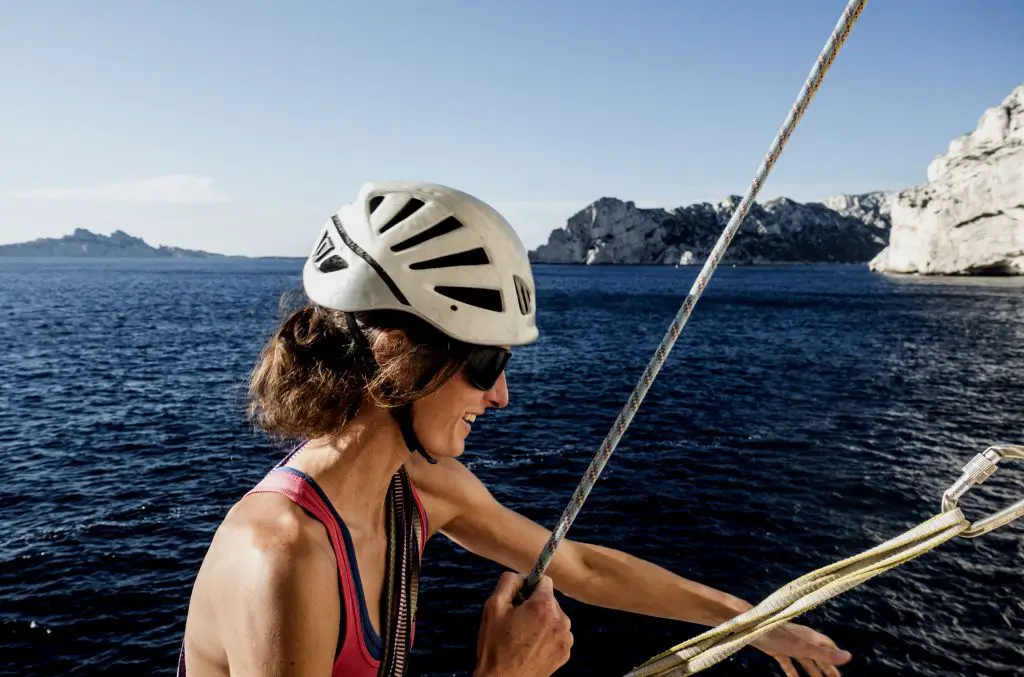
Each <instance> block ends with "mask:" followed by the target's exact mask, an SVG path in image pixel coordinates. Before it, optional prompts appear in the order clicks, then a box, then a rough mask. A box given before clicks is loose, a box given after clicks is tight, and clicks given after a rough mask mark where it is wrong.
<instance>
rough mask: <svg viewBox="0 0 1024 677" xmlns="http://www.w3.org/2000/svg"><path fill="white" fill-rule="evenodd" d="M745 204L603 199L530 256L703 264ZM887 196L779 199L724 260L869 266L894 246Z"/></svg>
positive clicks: (747, 227)
mask: <svg viewBox="0 0 1024 677" xmlns="http://www.w3.org/2000/svg"><path fill="white" fill-rule="evenodd" d="M741 199H742V198H741V197H740V196H738V195H734V196H730V197H728V198H726V199H725V200H723V201H722V202H720V203H718V204H717V205H712V204H710V203H707V202H704V203H698V204H694V205H690V206H688V207H678V208H676V209H673V210H671V211H669V210H666V209H641V208H638V207H637V206H636V205H635V204H634V203H633V202H623V201H621V200H617V199H614V198H608V197H605V198H601V199H600V200H598V201H596V202H594V203H593V204H591V205H589V206H588V207H586V208H585V209H583V210H582V211H581V212H579V213H577V214H576V215H574V216H572V217H571V218H570V219H569V221H568V223H567V224H566V225H565V226H564V227H562V228H559V229H556V230H555V231H554V232H552V233H551V235H550V237H549V239H548V242H547V244H544V245H541V246H540V247H538V248H537V249H536V250H534V251H532V252H530V260H531V261H534V262H537V263H584V264H603V263H632V264H669V265H674V264H680V265H696V264H702V263H703V262H704V261H705V260H706V259H707V256H708V254H709V253H710V252H711V249H712V248H713V247H714V245H715V242H716V241H717V240H718V237H719V235H721V233H722V229H723V228H725V225H726V223H728V221H729V217H731V216H732V214H733V212H734V211H735V209H736V207H737V206H738V205H739V203H740V200H741ZM889 204H890V194H888V193H865V194H863V195H845V196H837V197H834V198H829V199H828V200H826V201H825V202H824V203H817V202H809V203H806V204H801V203H798V202H794V201H793V200H789V199H787V198H779V199H776V200H771V201H769V202H766V203H764V204H763V205H760V204H755V205H754V206H753V207H751V209H750V211H749V212H748V213H747V217H746V218H745V219H744V220H743V225H742V226H741V227H740V230H739V232H737V233H736V237H735V238H733V241H732V244H731V245H730V246H729V249H728V250H726V254H725V257H724V259H723V261H724V262H730V263H736V264H762V263H820V262H830V263H854V262H865V261H868V260H869V259H871V257H873V256H875V255H876V254H877V253H878V252H879V251H881V250H882V248H883V247H885V245H886V243H887V242H888V240H889V217H888V214H889Z"/></svg>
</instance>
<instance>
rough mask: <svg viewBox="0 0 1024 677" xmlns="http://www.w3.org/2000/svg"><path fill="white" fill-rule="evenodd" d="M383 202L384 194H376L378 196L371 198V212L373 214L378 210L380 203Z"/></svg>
mask: <svg viewBox="0 0 1024 677" xmlns="http://www.w3.org/2000/svg"><path fill="white" fill-rule="evenodd" d="M381 202H384V196H383V195H376V196H374V197H371V198H370V213H371V214H372V213H374V212H375V211H377V207H380V203H381Z"/></svg>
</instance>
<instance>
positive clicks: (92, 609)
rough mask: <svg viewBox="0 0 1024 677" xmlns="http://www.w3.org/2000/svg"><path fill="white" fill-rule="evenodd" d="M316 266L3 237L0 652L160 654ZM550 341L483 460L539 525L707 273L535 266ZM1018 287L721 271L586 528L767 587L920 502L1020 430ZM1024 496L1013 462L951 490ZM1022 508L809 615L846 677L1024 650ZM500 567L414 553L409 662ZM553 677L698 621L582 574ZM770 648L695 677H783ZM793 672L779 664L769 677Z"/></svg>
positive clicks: (477, 455) (428, 668) (441, 667)
mask: <svg viewBox="0 0 1024 677" xmlns="http://www.w3.org/2000/svg"><path fill="white" fill-rule="evenodd" d="M299 269H300V264H299V262H288V261H276V262H273V261H264V262H259V261H254V262H241V263H239V262H234V263H207V262H182V261H168V262H152V261H127V262H102V261H101V262H91V261H71V262H59V261H12V260H7V261H3V262H0V318H2V319H0V343H2V346H3V353H2V355H3V357H2V360H0V445H2V447H0V449H2V450H3V452H4V456H5V463H4V466H3V481H2V482H0V506H2V531H0V623H2V624H0V672H2V673H3V674H5V675H78V674H136V675H143V674H147V675H148V674H152V675H155V674H170V673H172V671H173V669H174V664H175V659H176V652H177V649H178V643H179V641H180V637H181V633H182V629H183V624H184V618H185V610H186V604H187V600H188V596H189V591H190V588H191V583H192V580H193V577H194V575H195V573H196V571H197V569H198V567H199V564H200V561H201V559H202V557H203V554H204V552H205V549H206V547H207V544H208V542H209V540H210V538H211V536H212V534H213V531H214V529H215V527H216V526H217V524H218V522H219V520H220V519H221V517H222V516H223V514H224V513H225V511H226V510H227V509H228V507H229V506H230V505H231V504H232V503H233V502H234V501H235V500H237V499H238V498H239V497H240V496H241V495H242V494H243V493H244V492H245V491H246V490H247V489H248V488H249V487H250V486H252V485H253V484H254V483H255V482H256V481H258V480H259V478H260V477H261V476H262V475H263V473H265V472H266V470H267V469H268V467H269V466H270V465H271V464H272V463H274V462H275V461H276V460H277V459H278V457H279V455H280V454H281V453H282V449H278V448H273V447H272V446H270V445H268V444H267V442H266V441H265V440H264V438H263V437H262V436H261V435H260V434H257V433H255V432H254V431H253V430H252V429H251V428H250V427H249V426H248V425H247V424H246V423H245V420H244V417H243V403H244V400H243V395H244V382H245V377H246V374H247V371H248V369H249V368H250V367H251V365H252V362H253V360H254V358H255V357H256V354H257V351H258V350H259V348H260V346H261V344H262V342H263V340H264V339H265V337H266V336H267V334H268V332H269V331H270V330H271V328H272V326H273V322H274V320H275V316H276V305H277V301H278V297H279V295H280V294H281V293H282V292H284V291H287V290H289V289H294V288H297V287H298V285H299ZM536 274H537V282H538V293H537V300H538V303H539V305H540V326H541V336H542V339H541V340H540V341H539V342H538V343H536V344H534V345H533V346H531V347H529V348H527V349H523V350H520V351H518V352H517V353H516V355H515V357H514V359H513V361H512V363H511V365H510V367H509V382H510V387H511V389H512V406H510V407H509V408H508V409H507V410H505V411H503V412H501V413H497V414H489V415H488V416H487V417H486V418H485V419H484V420H483V421H482V424H481V425H478V426H474V433H473V436H472V438H470V439H471V444H470V449H469V452H468V454H467V455H466V456H465V457H464V458H465V459H466V460H467V462H468V464H469V465H470V466H471V467H472V468H473V469H474V470H475V471H476V472H477V473H478V474H479V475H480V476H481V477H482V479H483V480H484V481H485V482H486V483H487V484H488V485H489V486H490V487H491V489H492V490H493V492H494V493H495V494H496V495H497V496H498V497H499V498H500V499H501V500H502V501H504V502H505V503H507V504H508V505H509V506H511V507H513V508H515V509H517V510H520V511H522V512H523V513H525V514H526V515H528V516H530V517H532V518H534V519H536V520H538V521H539V522H541V523H542V524H544V525H546V526H551V525H552V524H554V522H555V520H556V519H557V517H558V515H559V514H560V513H561V510H562V508H563V507H564V504H565V501H566V500H567V499H568V497H569V495H570V493H571V492H572V490H573V488H574V487H575V485H576V482H577V480H578V479H579V476H580V474H581V473H582V471H583V469H584V468H585V467H586V465H587V464H588V463H589V461H590V459H591V457H592V455H593V453H594V451H595V450H596V449H597V447H598V445H599V444H600V442H601V440H602V438H603V437H604V435H605V433H606V432H607V430H608V428H609V426H610V425H611V423H612V421H613V420H614V418H615V416H616V414H617V413H618V411H619V409H620V407H621V406H622V404H623V402H624V401H625V400H626V398H627V396H628V394H629V391H630V390H631V388H632V387H633V385H634V383H635V381H636V379H637V377H638V376H639V374H640V372H641V371H642V369H643V367H644V365H645V364H646V363H647V360H648V359H649V358H650V355H651V353H652V351H653V349H654V347H655V346H656V345H657V343H658V342H659V341H660V339H661V337H662V335H663V332H664V330H665V328H666V327H667V326H668V323H669V322H670V320H671V318H672V316H673V315H674V313H675V312H676V310H677V308H678V305H679V302H680V301H681V299H682V297H683V296H684V294H685V292H686V290H687V289H688V287H689V285H690V283H691V282H692V280H693V277H694V276H695V275H696V269H669V268H600V269H593V268H591V269H586V268H562V267H539V268H538V269H537V271H536ZM1022 375H1024V285H1022V284H1021V283H1020V281H1017V282H1004V283H1002V284H998V283H994V282H985V283H969V282H959V283H938V282H897V281H892V280H889V279H886V278H884V277H881V276H876V275H872V274H870V273H868V272H866V271H865V270H864V269H863V268H861V267H852V266H837V267H787V268H758V269H743V268H735V269H734V268H724V269H722V270H720V271H719V272H718V273H716V275H715V278H714V279H713V280H712V283H711V286H710V288H709V289H708V291H707V292H706V294H705V296H704V297H703V298H702V300H701V302H700V303H699V304H698V306H697V309H696V311H695V313H694V315H693V317H692V319H691V321H690V323H689V324H688V325H687V328H686V330H685V332H684V334H683V336H682V338H681V339H680V341H679V343H678V344H677V345H676V348H675V351H674V352H673V353H672V355H671V357H670V360H669V363H668V364H667V365H666V367H665V368H664V370H663V371H662V373H661V374H660V376H659V378H658V380H657V381H656V383H655V385H654V388H653V389H652V391H651V393H650V395H649V396H648V399H647V401H646V402H645V404H644V406H643V407H642V408H641V409H640V412H639V414H638V416H637V418H636V419H635V420H634V422H633V424H632V426H631V428H630V429H629V432H628V434H627V436H626V437H625V439H624V440H623V442H622V444H621V445H620V447H619V449H618V451H617V452H616V454H615V456H613V458H612V461H611V463H610V465H609V466H608V468H607V470H606V472H605V474H604V476H603V479H602V480H601V481H600V482H599V483H598V485H597V487H596V488H595V490H594V492H593V493H592V494H591V497H590V499H589V501H588V502H587V504H586V506H585V507H584V510H583V512H582V513H581V515H580V518H579V520H578V521H577V523H576V525H575V527H574V528H573V530H572V532H571V534H570V535H571V537H573V538H577V539H583V540H588V541H591V542H594V543H599V544H602V545H606V546H611V547H616V548H621V549H623V550H625V551H627V552H629V553H632V554H634V555H638V556H640V557H644V558H647V559H649V560H651V561H654V562H656V563H658V564H660V565H662V566H665V567H667V568H669V569H671V570H673V571H675V572H677V573H679V574H681V575H684V576H687V577H690V578H694V579H697V580H699V581H701V582H704V583H708V584H710V585H714V586H717V587H721V588H724V589H727V590H729V591H730V592H733V593H735V594H737V595H740V596H743V597H744V598H746V599H748V600H750V601H757V600H759V599H760V598H762V597H763V596H765V595H767V594H769V593H770V592H772V591H773V590H774V589H775V588H776V587H778V586H779V585H782V584H784V583H786V582H787V581H789V580H790V579H792V578H794V577H796V576H799V575H801V574H803V573H805V572H807V571H809V570H811V569H814V568H817V567H819V566H822V565H825V564H827V563H830V562H832V561H835V560H837V559H840V558H842V557H845V556H848V555H852V554H855V553H857V552H859V551H861V550H863V549H866V548H868V547H871V546H873V545H875V544H876V543H878V542H880V541H882V540H885V539H887V538H889V537H891V536H895V535H896V534H898V533H900V532H901V531H903V530H904V529H906V528H908V527H910V526H912V525H914V524H916V523H917V522H919V521H921V520H923V519H925V518H926V517H928V516H930V515H931V514H933V513H934V512H935V511H936V510H937V509H938V507H939V497H940V495H941V493H942V491H943V490H944V489H945V488H946V487H947V486H948V485H949V483H950V482H952V481H953V480H954V479H955V478H956V477H957V476H958V474H959V469H960V467H961V466H962V465H963V463H964V462H965V461H966V460H968V459H969V458H970V457H971V456H973V455H974V454H975V453H977V452H979V451H981V450H983V449H984V448H985V447H986V446H987V445H989V444H991V443H997V442H1013V441H1017V442H1019V441H1021V440H1022V439H1024V386H1022V380H1021V377H1022ZM1022 494H1024V467H1014V466H1013V464H1012V463H1007V464H1006V465H1005V467H1004V468H1003V469H1002V470H1001V471H1000V472H999V473H997V475H996V476H995V477H994V478H993V479H991V480H990V481H989V483H987V484H986V485H985V486H984V487H983V488H982V489H981V490H980V491H978V492H977V493H976V494H975V493H973V492H972V494H970V495H969V496H968V497H967V499H965V501H964V506H965V509H966V511H967V514H968V516H969V517H971V516H975V517H976V516H981V515H982V514H984V513H986V512H987V511H990V510H992V509H994V508H998V507H1001V506H1002V505H1004V504H1007V503H1010V502H1012V501H1014V500H1017V498H1019V497H1020V496H1021V495H1022ZM1022 558H1024V524H1019V523H1018V524H1014V525H1012V526H1010V527H1007V528H1004V529H1003V530H1000V531H997V532H993V533H991V534H989V535H987V536H985V537H983V538H980V539H977V540H971V541H969V540H966V539H958V540H955V541H953V542H951V543H948V544H945V545H944V546H942V547H941V548H940V549H938V550H936V551H933V552H931V553H929V554H927V555H925V556H924V557H923V558H921V559H919V560H917V561H915V562H913V563H910V564H909V565H907V566H905V567H902V568H901V569H898V570H896V571H892V572H889V573H887V574H884V575H883V576H881V577H879V578H877V579H875V580H873V581H870V582H869V583H867V584H865V585H864V586H862V587H860V588H857V589H855V590H854V591H852V592H850V593H847V594H846V595H845V596H843V597H842V598H840V599H838V600H834V601H832V602H829V603H828V604H827V605H826V606H824V607H822V608H819V609H818V610H816V611H814V612H812V613H810V614H808V615H806V616H804V617H802V619H801V620H802V622H806V623H808V624H810V625H812V626H814V627H816V628H818V629H820V630H822V631H824V632H826V633H827V634H829V635H830V636H832V637H833V638H834V639H835V640H836V641H837V642H838V643H839V644H840V645H841V646H843V647H844V648H847V649H849V650H851V651H852V652H853V653H854V655H855V658H854V661H853V663H851V664H850V665H849V666H848V667H847V668H846V669H845V670H844V675H871V676H874V677H877V676H886V675H901V676H904V677H905V676H908V675H934V676H938V675H942V676H945V675H971V676H974V675H1008V674H1016V675H1021V674H1024V668H1022V666H1024V580H1022V577H1021V576H1020V571H1021V568H1020V567H1021V561H1022ZM500 571H501V569H500V568H499V567H498V566H496V565H493V564H491V563H489V562H485V561H483V560H480V559H478V558H476V557H475V556H472V555H469V554H467V553H465V552H462V551H460V550H458V549H457V548H455V547H454V546H452V545H450V544H449V543H448V542H446V541H444V540H443V538H438V539H437V540H435V541H432V542H431V543H430V544H429V545H428V548H427V553H426V561H425V580H424V592H423V596H422V611H421V624H420V626H419V630H418V632H417V644H416V651H415V657H414V671H415V673H416V674H419V675H455V674H458V675H465V674H469V673H470V671H471V668H472V665H473V660H474V647H475V642H476V631H477V623H478V615H479V612H480V608H481V605H482V603H483V602H484V600H485V599H486V598H487V596H488V594H489V593H490V591H491V589H492V588H493V585H494V582H495V580H496V579H497V576H498V574H499V573H500ZM564 606H565V608H566V609H567V610H568V611H569V612H570V614H571V615H572V618H573V630H574V634H575V636H576V647H575V650H574V656H573V658H572V661H571V663H570V664H569V665H568V666H567V667H566V668H565V669H564V671H563V674H566V675H592V674H600V675H618V674H622V673H623V672H624V671H626V670H627V669H629V668H630V667H632V666H634V665H636V664H638V663H640V662H642V661H644V660H646V659H647V658H648V657H650V656H651V655H653V654H655V653H657V652H659V651H661V650H663V649H665V648H667V647H669V646H671V645H673V644H675V643H677V642H679V641H682V640H683V639H685V638H687V637H689V636H692V635H693V634H695V633H696V632H698V630H699V629H698V628H697V627H696V626H691V625H687V624H681V623H675V622H670V621H663V620H658V619H653V618H646V617H641V616H636V615H631V614H627V613H618V612H611V611H606V610H602V609H596V608H592V607H586V606H584V605H581V604H577V603H574V602H572V601H571V600H566V601H565V602H564ZM772 666H773V662H772V661H770V660H768V659H766V657H764V656H763V655H762V654H760V653H759V652H757V651H756V650H754V649H745V650H744V651H742V652H741V653H740V654H738V655H737V656H735V657H733V658H732V659H730V660H728V661H726V662H724V663H721V664H719V665H718V666H716V667H714V668H712V669H710V670H708V671H707V672H706V673H705V674H708V675H720V676H721V675H755V674H757V675H761V674H773V670H774V668H773V667H772ZM774 674H780V673H778V672H774Z"/></svg>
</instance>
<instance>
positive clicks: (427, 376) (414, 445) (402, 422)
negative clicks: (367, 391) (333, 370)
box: [345, 313, 443, 463]
mask: <svg viewBox="0 0 1024 677" xmlns="http://www.w3.org/2000/svg"><path fill="white" fill-rule="evenodd" d="M345 319H346V320H347V321H348V326H349V331H350V332H351V334H352V339H353V341H354V342H355V343H356V344H357V346H358V349H359V352H361V353H362V355H363V359H365V360H366V361H367V366H368V367H369V370H370V373H371V374H372V373H376V370H377V360H376V358H374V356H373V349H372V348H370V342H369V341H367V340H366V335H365V334H363V331H362V329H360V328H359V325H358V324H356V316H355V315H354V314H353V313H345ZM441 366H443V365H438V366H436V367H435V368H433V369H428V370H426V372H424V373H423V374H422V375H421V376H420V378H419V380H418V381H417V383H416V389H417V390H419V389H420V388H422V387H423V386H425V385H426V384H428V383H430V380H431V379H432V378H434V376H436V375H437V372H438V371H440V369H441ZM412 404H413V403H412V402H409V403H408V404H403V405H402V406H400V407H394V408H393V409H391V415H392V416H393V417H394V419H395V420H396V421H398V429H399V430H401V431H402V439H404V440H405V446H406V447H407V448H408V449H409V453H418V454H419V455H420V456H422V457H423V458H425V459H427V462H428V463H437V460H435V459H434V458H433V457H432V456H431V455H430V454H429V453H427V450H426V449H424V448H423V444H422V443H421V442H420V439H419V438H418V437H417V436H416V431H415V430H414V429H413V425H412Z"/></svg>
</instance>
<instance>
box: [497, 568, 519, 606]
mask: <svg viewBox="0 0 1024 677" xmlns="http://www.w3.org/2000/svg"><path fill="white" fill-rule="evenodd" d="M522 584H523V577H522V576H520V575H519V574H517V573H514V572H512V571H506V572H505V573H503V574H502V575H501V578H499V579H498V585H497V586H495V588H494V592H493V593H491V600H489V601H493V602H495V603H498V604H500V605H502V606H505V605H507V604H511V603H512V600H514V599H515V597H516V593H517V592H519V589H520V588H521V587H522Z"/></svg>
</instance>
